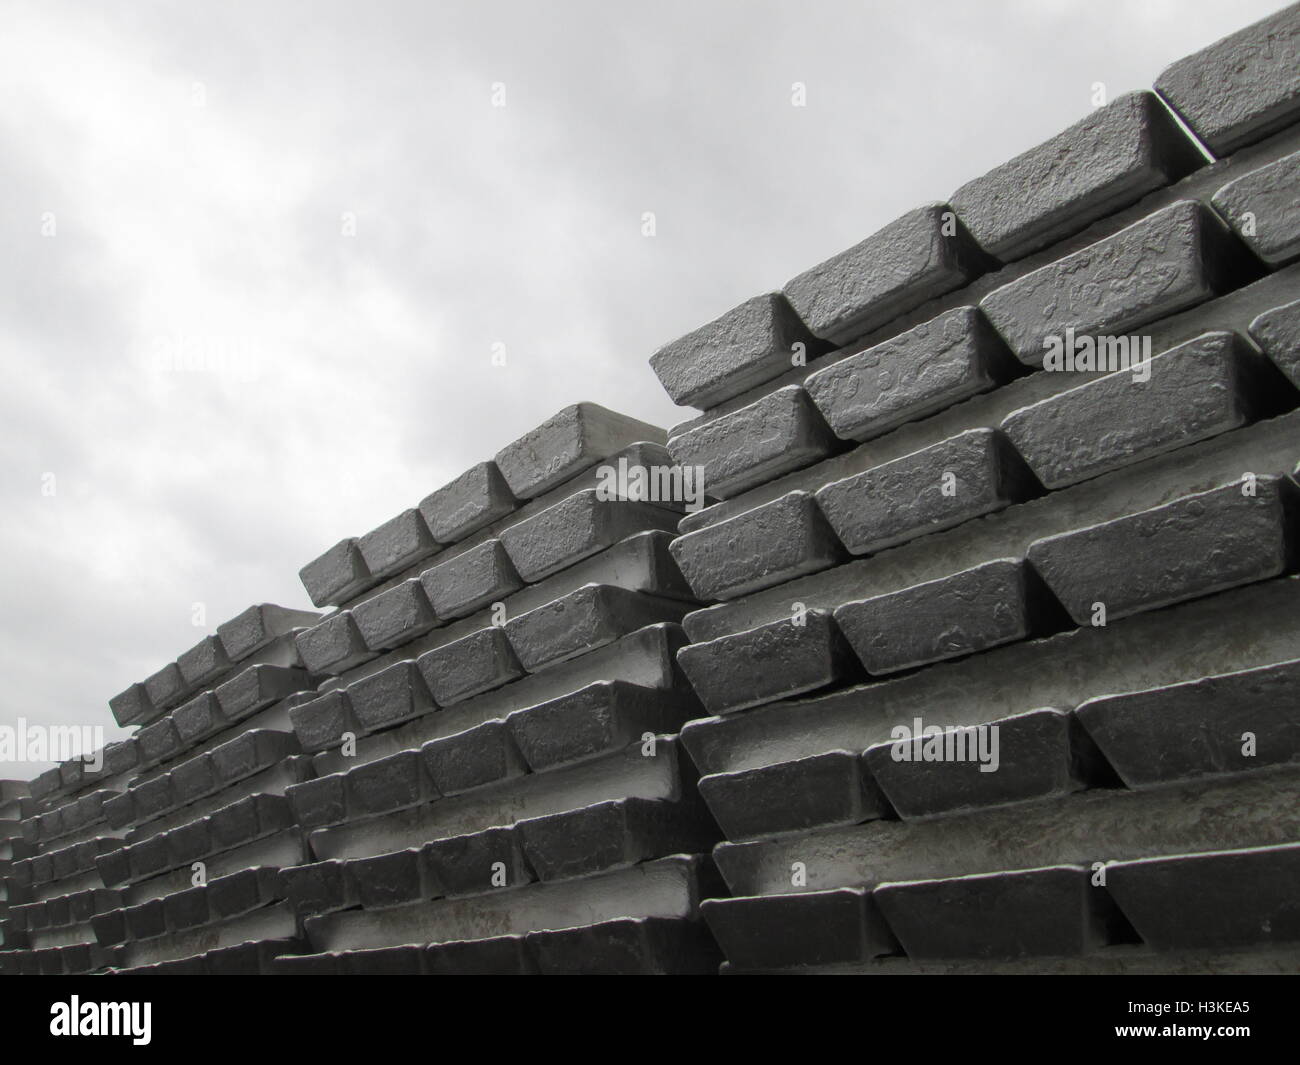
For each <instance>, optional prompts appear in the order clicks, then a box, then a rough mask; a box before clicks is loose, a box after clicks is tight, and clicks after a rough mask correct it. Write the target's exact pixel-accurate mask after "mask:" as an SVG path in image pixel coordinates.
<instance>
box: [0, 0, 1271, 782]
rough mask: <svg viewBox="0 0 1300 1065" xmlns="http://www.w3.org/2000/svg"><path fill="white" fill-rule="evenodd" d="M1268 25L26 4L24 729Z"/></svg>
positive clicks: (13, 236) (16, 460)
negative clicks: (660, 353) (1106, 104)
mask: <svg viewBox="0 0 1300 1065" xmlns="http://www.w3.org/2000/svg"><path fill="white" fill-rule="evenodd" d="M1278 6H1280V5H1279V3H1278V0H1237V2H1235V3H1232V4H1225V3H1223V2H1222V0H1196V2H1193V0H1166V2H1152V3H1134V2H1132V0H1123V2H1121V0H1115V2H1101V0H1071V2H1050V0H1023V2H1013V0H1003V2H1000V3H978V4H976V3H970V2H969V0H956V2H952V3H949V2H934V0H907V2H890V3H884V2H872V3H864V2H857V3H850V2H847V0H820V2H819V0H811V2H809V0H801V2H798V3H796V2H793V0H790V2H784V3H782V2H769V3H762V2H741V0H729V2H701V0H681V2H663V0H655V2H654V3H636V4H632V3H620V2H614V0H593V2H590V3H578V2H558V3H546V4H539V3H535V2H529V0H518V2H503V0H495V2H490V3H484V2H477V3H471V2H463V3H450V2H443V3H417V2H410V3H394V2H383V0H371V2H368V3H357V2H353V3H326V2H313V3H307V2H285V0H260V2H230V0H223V2H216V0H209V2H205V3H189V4H177V3H141V2H137V3H130V4H125V3H111V2H100V3H82V4H70V3H60V2H52V0H36V2H31V3H22V2H12V0H9V2H5V3H4V4H3V13H4V26H5V32H4V34H3V36H2V37H0V264H2V266H0V268H2V269H3V276H2V277H0V369H2V370H3V384H2V385H0V474H2V479H0V493H2V497H0V505H2V506H3V515H4V520H3V522H0V538H2V540H3V543H2V544H0V588H2V589H3V611H2V612H0V677H2V678H3V688H2V690H3V695H2V696H0V699H2V700H3V702H2V703H0V723H7V722H12V721H14V720H15V719H16V718H18V717H19V716H23V717H25V718H26V719H27V720H28V721H29V722H38V723H56V722H58V723H69V724H72V723H75V724H79V725H80V724H99V725H103V726H104V727H105V729H106V735H107V737H108V738H113V737H114V736H115V735H117V734H119V730H117V729H116V728H115V727H114V726H113V724H112V718H111V716H110V715H109V712H108V706H107V699H108V697H109V696H110V695H112V694H114V693H116V692H118V691H120V690H121V689H122V688H124V687H125V686H127V685H128V684H129V683H131V682H132V681H135V680H141V679H143V678H144V677H145V676H146V675H147V674H149V673H151V672H153V671H154V670H155V669H157V668H159V667H160V666H161V665H162V664H163V663H164V662H166V661H169V660H172V659H174V658H175V656H176V655H177V654H179V653H180V652H181V651H184V650H185V649H187V648H188V647H190V646H191V645H193V644H194V643H195V642H196V641H197V640H198V639H199V637H200V636H202V635H203V634H204V633H205V632H208V631H211V630H212V629H213V628H214V627H215V625H216V624H217V623H219V622H221V621H224V620H225V619H226V618H228V617H230V616H232V615H234V614H235V613H237V612H238V611H240V610H241V609H243V608H244V607H246V606H248V605H249V604H250V603H254V602H263V601H270V602H278V603H282V604H285V605H299V606H306V605H308V604H307V600H306V596H305V593H304V592H303V590H302V587H301V585H300V583H299V581H298V577H297V572H298V569H299V568H300V567H301V566H302V565H303V564H304V563H305V562H307V561H308V560H309V559H311V558H313V557H314V556H315V555H317V554H318V553H319V552H320V551H322V550H323V549H324V548H326V547H328V546H329V545H331V544H333V543H334V542H336V541H337V540H339V539H341V538H342V537H344V536H347V535H359V534H361V533H363V532H365V531H367V530H368V529H370V528H372V527H374V526H375V525H377V524H379V523H380V522H381V521H383V520H384V519H386V518H388V517H391V516H392V515H393V514H395V513H397V512H398V511H400V510H402V509H404V508H406V507H408V506H413V505H415V503H416V502H417V501H418V500H419V499H420V498H422V497H423V496H424V495H425V494H426V493H428V492H429V491H431V490H432V489H434V488H436V487H438V486H439V485H441V484H443V483H444V482H446V481H447V480H449V479H450V478H452V477H453V476H455V475H456V474H458V473H460V472H461V471H462V470H463V469H465V468H466V467H468V466H469V465H471V464H473V463H474V462H477V461H479V460H481V459H483V458H487V457H490V456H491V455H492V454H493V453H494V452H495V451H496V450H497V449H498V448H500V447H501V446H502V445H503V444H505V443H507V442H508V441H509V440H511V439H513V438H514V437H516V436H518V435H519V434H520V433H522V432H524V431H526V430H527V429H529V428H531V427H532V426H533V425H535V424H536V423H538V422H540V421H542V420H544V419H545V418H546V417H548V416H549V415H550V414H552V413H554V411H556V410H558V409H559V408H560V407H562V406H565V405H567V404H569V403H572V402H575V401H577V400H584V399H585V400H593V401H596V402H598V403H603V404H605V405H606V406H609V407H613V408H615V409H617V410H621V411H624V412H626V413H629V414H632V415H636V416H638V417H641V418H644V419H646V420H648V421H652V422H656V423H659V424H663V425H668V424H671V423H672V422H674V421H677V420H680V419H681V417H683V416H684V415H685V414H686V413H689V412H683V411H681V410H680V409H678V408H674V407H673V406H672V404H671V403H670V402H669V400H668V399H667V397H666V396H665V395H664V394H663V392H662V390H661V389H660V387H659V385H658V383H657V381H656V380H655V378H654V376H653V374H652V373H651V371H650V369H649V366H648V365H647V361H646V360H647V359H648V358H649V356H650V354H651V353H652V352H653V351H654V350H655V348H656V347H657V346H658V345H660V344H662V343H663V342H665V341H667V340H670V339H672V338H673V337H675V336H677V335H680V334H681V333H684V332H686V331H688V330H690V329H692V328H694V327H695V326H697V325H700V324H702V323H704V322H705V321H707V320H709V319H710V318H713V317H715V316H716V315H718V314H720V313H721V312H723V311H725V310H727V309H729V308H730V307H732V306H734V305H735V304H737V303H739V302H740V301H742V300H744V299H746V298H747V297H749V296H752V295H755V294H757V293H759V292H762V291H766V290H771V289H773V288H776V287H779V286H780V285H781V284H782V283H783V282H784V281H786V280H787V279H788V278H790V277H791V276H793V275H794V274H795V273H797V272H799V271H801V270H803V269H804V268H806V267H808V266H810V265H813V264H814V263H816V262H818V261H820V260H821V259H824V258H826V257H827V256H829V255H831V254H833V253H835V252H837V251H839V250H841V249H842V248H844V247H847V246H849V245H851V244H853V243H855V242H856V241H858V240H860V239H861V238H862V237H864V236H866V235H867V234H868V233H870V232H872V231H873V230H875V229H877V228H879V227H880V226H881V225H883V224H885V223H887V222H889V221H890V220H891V219H893V218H894V217H896V216H897V215H899V214H901V213H902V212H904V211H906V210H908V209H910V208H912V207H914V206H917V205H918V204H920V203H922V202H925V201H928V200H942V199H945V198H946V197H947V196H948V195H949V194H950V193H951V192H952V191H953V190H954V189H955V188H956V187H957V186H958V185H959V184H961V183H962V182H964V181H966V180H968V179H969V178H972V177H975V176H977V175H979V174H981V173H983V172H984V171H986V170H988V169H989V168H991V167H993V166H995V165H996V164H998V163H1000V162H1002V161H1004V160H1006V159H1008V158H1010V157H1011V156H1012V155H1015V154H1016V153H1018V152H1020V151H1023V150H1024V149H1026V148H1028V147H1031V146H1032V145H1034V144H1036V143H1038V142H1040V141H1042V140H1044V139H1045V138H1047V137H1049V136H1051V135H1052V134H1054V133H1056V132H1058V131H1059V130H1060V129H1062V128H1064V127H1065V126H1067V125H1069V124H1070V123H1071V122H1074V121H1075V120H1077V119H1078V118H1080V117H1082V116H1083V115H1084V114H1085V113H1086V112H1087V110H1088V109H1089V107H1090V106H1091V95H1092V91H1093V83H1094V82H1103V83H1104V84H1105V86H1106V90H1107V93H1108V96H1109V97H1113V96H1115V95H1118V94H1119V93H1121V92H1125V91H1128V90H1131V89H1136V88H1141V87H1146V86H1149V85H1150V84H1151V82H1152V81H1153V80H1154V78H1155V76H1156V74H1157V73H1158V72H1159V71H1160V69H1161V68H1162V67H1164V66H1165V65H1166V64H1167V63H1169V62H1170V61H1172V60H1174V59H1176V58H1179V57H1180V56H1182V55H1185V54H1187V53H1189V52H1191V51H1194V50H1196V49H1198V48H1200V47H1202V46H1203V45H1205V44H1207V43H1209V42H1210V41H1212V40H1215V39H1217V38H1219V37H1221V36H1223V35H1224V34H1226V33H1229V32H1231V31H1232V30H1234V29H1237V28H1239V27H1241V26H1243V25H1245V24H1247V23H1248V22H1251V21H1253V20H1255V19H1257V18H1259V17H1262V16H1263V15H1265V14H1267V13H1269V12H1271V11H1273V10H1275V9H1276V8H1277V7H1278ZM794 82H803V83H805V84H806V86H807V106H806V107H803V108H796V107H793V106H792V105H791V86H792V84H793V83H794ZM494 83H501V84H504V86H505V100H506V106H505V107H503V108H495V107H493V106H492V92H493V85H494ZM646 211H653V212H654V214H655V216H656V223H657V232H656V235H655V236H653V237H650V238H647V237H644V236H642V232H641V219H642V214H643V212H646ZM349 217H350V218H352V219H354V220H355V233H354V235H352V234H349V233H348V232H345V229H346V228H347V225H346V220H347V218H349ZM496 343H501V344H504V345H505V352H506V365H505V366H494V365H493V363H492V349H493V345H494V344H496ZM178 358H179V361H180V363H181V368H180V369H179V370H178V369H176V368H175V366H176V363H177V360H178ZM187 362H189V363H194V362H197V363H198V364H199V365H197V366H191V367H190V368H187V367H186V365H185V364H186V363H187ZM51 474H52V475H53V479H52V480H51V478H50V475H51ZM51 486H52V487H53V494H49V492H50V487H51ZM196 603H202V604H204V608H205V610H206V618H207V625H206V626H205V627H203V628H196V627H195V626H194V625H193V624H192V619H193V618H194V616H195V615H194V604H196ZM43 768H46V767H45V766H43V765H34V764H18V765H5V764H0V776H17V777H29V776H32V775H34V774H35V773H36V772H38V771H40V770H41V769H43Z"/></svg>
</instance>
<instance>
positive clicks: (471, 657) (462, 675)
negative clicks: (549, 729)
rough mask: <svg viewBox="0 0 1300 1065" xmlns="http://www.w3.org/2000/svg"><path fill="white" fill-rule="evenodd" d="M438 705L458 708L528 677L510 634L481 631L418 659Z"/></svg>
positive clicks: (496, 630)
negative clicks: (496, 689)
mask: <svg viewBox="0 0 1300 1065" xmlns="http://www.w3.org/2000/svg"><path fill="white" fill-rule="evenodd" d="M416 663H417V665H418V666H419V668H420V673H421V674H422V675H423V677H424V680H425V683H426V684H428V686H429V691H430V692H432V693H433V700H434V702H435V703H436V704H437V705H438V706H455V705H456V703H460V702H464V701H465V700H466V699H471V698H473V697H474V696H475V695H481V694H482V693H483V692H486V691H491V690H492V689H493V688H499V687H500V686H501V685H502V684H506V683H509V682H510V681H512V680H515V679H516V678H518V677H522V676H523V675H524V668H523V666H521V665H520V664H519V660H518V659H517V658H516V657H515V653H514V651H513V650H512V649H511V647H510V641H509V640H507V639H506V634H505V633H504V632H503V631H502V630H501V629H500V628H496V627H489V628H486V629H480V630H479V631H478V632H475V633H471V634H470V635H469V636H465V637H462V638H461V639H459V640H455V641H453V642H452V643H449V644H445V645H444V646H442V647H438V648H436V649H434V650H432V651H429V652H427V653H426V654H423V655H421V656H420V657H419V658H418V659H417V660H416Z"/></svg>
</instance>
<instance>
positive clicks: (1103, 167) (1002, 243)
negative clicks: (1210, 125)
mask: <svg viewBox="0 0 1300 1065" xmlns="http://www.w3.org/2000/svg"><path fill="white" fill-rule="evenodd" d="M1203 162H1204V161H1203V159H1202V158H1201V155H1200V153H1199V152H1198V151H1197V150H1196V148H1195V146H1194V145H1193V144H1192V142H1191V141H1190V140H1189V139H1188V138H1187V136H1186V135H1185V134H1184V133H1183V131H1182V130H1181V129H1179V128H1178V125H1177V124H1176V123H1175V122H1174V120H1173V118H1172V117H1171V116H1170V114H1169V112H1168V111H1167V110H1166V109H1165V108H1164V106H1163V105H1162V104H1161V103H1160V101H1159V100H1158V99H1157V98H1156V96H1155V95H1154V94H1153V93H1150V92H1147V91H1145V90H1143V91H1141V92H1132V93H1126V94H1125V95H1123V96H1120V97H1117V98H1116V99H1114V100H1112V101H1111V102H1110V103H1108V104H1106V105H1105V106H1103V107H1099V108H1097V109H1096V110H1095V111H1093V112H1092V114H1090V115H1088V116H1087V117H1086V118H1083V119H1080V120H1079V121H1078V122H1076V123H1075V124H1074V125H1073V126H1070V127H1069V128H1068V129H1066V130H1063V131H1062V132H1061V133H1058V134H1057V135H1056V136H1055V137H1052V138H1051V139H1050V140H1047V141H1044V142H1043V143H1042V144H1040V145H1038V146H1036V147H1034V148H1031V149H1030V150H1029V151H1027V152H1023V153H1021V154H1020V155H1018V156H1016V157H1015V158H1014V159H1012V160H1010V161H1008V162H1006V163H1003V164H1002V165H1001V166H998V167H995V168H994V169H993V170H990V171H989V172H988V173H987V174H985V175H984V176H983V177H978V178H976V179H975V180H974V181H968V182H967V183H966V184H965V185H963V186H962V187H961V188H959V189H958V190H957V191H956V192H954V193H953V195H952V199H951V202H952V206H953V209H954V210H955V211H956V212H957V214H958V215H959V216H960V217H961V220H962V222H963V224H964V225H965V226H966V228H967V230H969V232H970V235H971V237H972V238H974V240H975V242H976V243H977V244H979V246H980V247H981V248H983V249H984V250H985V251H986V252H988V253H989V254H990V255H992V256H994V257H996V258H998V259H1001V260H1002V261H1003V262H1010V261H1011V260H1013V259H1018V258H1020V257H1021V256H1024V255H1028V254H1029V253H1030V252H1033V251H1037V250H1038V249H1040V248H1045V247H1047V245H1049V244H1052V243H1054V242H1056V241H1057V240H1060V239H1061V238H1062V237H1065V236H1069V235H1070V234H1071V233H1074V232H1077V231H1078V230H1080V229H1082V228H1083V227H1084V226H1086V225H1087V224H1088V223H1089V222H1092V221H1095V220H1096V219H1098V218H1102V217H1105V216H1106V215H1108V214H1112V213H1114V212H1115V211H1117V210H1118V209H1119V208H1121V207H1124V206H1126V205H1127V204H1130V203H1133V202H1135V201H1136V200H1138V199H1140V198H1141V197H1142V196H1143V195H1145V194H1146V193H1148V192H1150V191H1152V190H1153V189H1157V188H1160V187H1161V186H1163V185H1168V184H1171V183H1172V182H1174V181H1177V180H1178V179H1179V178H1181V177H1183V176H1184V175H1185V174H1187V173H1189V172H1190V171H1192V170H1194V169H1195V168H1196V167H1197V166H1199V165H1203Z"/></svg>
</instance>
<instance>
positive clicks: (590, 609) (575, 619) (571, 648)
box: [505, 584, 688, 673]
mask: <svg viewBox="0 0 1300 1065" xmlns="http://www.w3.org/2000/svg"><path fill="white" fill-rule="evenodd" d="M687 609H688V608H687V607H686V606H685V605H684V604H682V603H680V602H677V601H675V600H671V599H662V598H660V597H659V596H654V595H647V594H645V593H644V592H630V591H627V590H626V589H624V588H615V587H612V586H610V585H600V584H589V585H585V586H584V587H582V588H579V589H578V590H577V591H576V592H571V593H570V594H569V595H566V596H564V597H563V598H561V599H557V600H556V601H555V602H554V603H548V604H547V605H546V606H543V607H538V608H537V609H536V610H530V611H529V612H528V613H526V614H522V615H520V616H519V617H517V618H512V619H511V620H509V621H507V622H506V625H505V633H506V638H507V639H508V640H509V641H510V646H511V647H513V648H514V650H515V654H516V655H518V656H519V661H520V662H521V663H522V664H523V666H524V668H525V669H527V670H528V671H529V672H530V673H532V672H536V671H537V670H539V669H544V668H546V667H547V666H553V665H556V664H557V663H560V662H563V661H565V660H566V659H569V658H573V657H575V656H577V655H581V654H585V653H586V652H587V651H589V650H591V649H593V648H596V647H603V646H604V645H605V644H608V643H612V642H613V641H614V640H617V639H618V638H619V637H620V636H626V635H627V634H628V633H630V632H634V631H635V630H637V629H640V628H644V627H645V626H647V625H654V624H657V623H659V622H664V621H671V622H676V621H680V620H681V619H682V615H683V614H685V613H686V611H687Z"/></svg>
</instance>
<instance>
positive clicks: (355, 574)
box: [298, 537, 370, 606]
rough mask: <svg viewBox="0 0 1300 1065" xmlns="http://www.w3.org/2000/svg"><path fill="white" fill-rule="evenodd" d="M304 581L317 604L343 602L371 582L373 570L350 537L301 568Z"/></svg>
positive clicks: (300, 571)
mask: <svg viewBox="0 0 1300 1065" xmlns="http://www.w3.org/2000/svg"><path fill="white" fill-rule="evenodd" d="M298 576H299V577H300V578H301V579H302V585H303V587H304V588H306V589H307V594H308V595H309V596H311V601H312V602H313V603H315V604H316V605H317V606H329V605H331V604H333V603H342V602H345V601H346V600H347V599H349V598H350V597H351V596H352V595H353V594H354V593H356V592H358V591H360V590H361V589H362V588H364V587H365V586H366V585H367V584H368V583H370V570H369V569H367V568H366V563H365V560H364V559H363V558H362V557H361V548H360V547H359V546H358V544H357V541H356V540H355V539H354V538H352V537H349V538H348V539H346V540H340V541H339V542H338V543H337V544H335V545H334V546H333V547H331V548H330V549H329V550H328V551H326V552H324V553H323V554H322V555H320V556H319V557H318V558H315V559H312V561H310V562H308V563H307V565H305V566H303V568H302V569H300V570H299V571H298Z"/></svg>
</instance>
